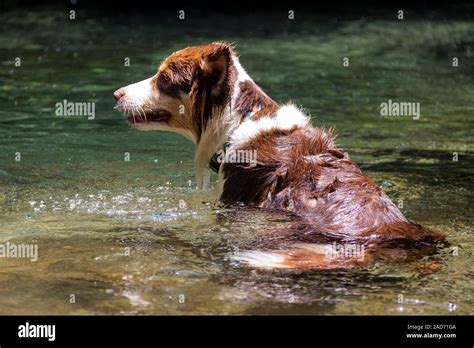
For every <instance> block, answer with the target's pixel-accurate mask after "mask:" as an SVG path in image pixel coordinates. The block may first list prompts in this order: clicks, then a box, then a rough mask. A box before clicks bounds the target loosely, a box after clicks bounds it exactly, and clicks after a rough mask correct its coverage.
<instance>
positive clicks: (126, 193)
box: [0, 11, 474, 315]
mask: <svg viewBox="0 0 474 348" xmlns="http://www.w3.org/2000/svg"><path fill="white" fill-rule="evenodd" d="M257 17H258V16H257V15H252V16H250V15H249V17H248V18H247V17H235V16H230V15H229V16H216V15H214V16H212V15H208V16H199V17H198V18H193V17H192V16H190V18H189V16H188V19H187V20H186V21H185V22H182V21H181V22H180V21H178V20H176V19H172V18H168V17H166V16H162V18H161V19H160V20H154V19H153V16H152V15H148V16H146V17H141V15H140V14H136V13H133V14H130V15H129V16H123V15H122V16H121V17H117V18H113V17H105V18H104V17H103V16H90V15H89V14H88V13H86V12H81V11H78V14H77V19H76V20H75V21H70V20H69V19H68V18H67V13H66V12H54V11H53V12H52V11H49V12H47V11H42V12H26V11H25V12H22V13H17V12H9V13H3V14H0V63H1V69H0V88H1V93H0V243H6V242H7V241H9V242H10V243H17V244H21V243H25V244H37V245H38V250H39V258H38V261H36V262H31V261H30V260H29V259H18V258H17V259H14V258H0V314H129V313H137V314H248V313H252V314H266V313H271V314H454V315H455V314H474V297H473V294H474V291H473V290H474V267H473V262H472V257H473V252H474V235H473V229H472V219H473V209H472V206H473V199H472V187H473V185H472V184H473V156H474V153H473V150H472V145H473V137H472V131H473V120H474V118H473V117H474V80H473V76H474V74H473V73H474V39H473V38H474V23H472V22H462V21H431V22H430V21H421V20H418V21H416V20H414V21H409V20H407V21H403V22H399V21H395V20H392V19H390V18H389V19H380V20H370V21H368V20H359V21H336V20H335V19H334V18H333V19H331V20H328V21H321V20H320V21H311V20H306V21H297V22H295V23H294V24H292V23H290V22H288V20H281V19H279V18H278V17H277V16H274V17H268V18H266V19H265V20H262V19H261V18H257ZM209 23H212V25H211V24H209ZM243 28H244V29H243ZM213 40H226V41H232V42H234V43H235V44H236V45H237V50H238V52H239V54H240V57H241V63H242V65H243V66H244V67H246V69H247V71H248V72H249V73H250V75H251V76H252V77H253V78H254V80H255V81H256V82H257V83H258V84H260V85H261V86H262V87H263V88H264V89H265V90H266V91H267V92H268V94H269V95H270V96H272V97H273V98H274V99H276V100H278V101H280V102H286V101H288V100H290V99H291V100H293V101H294V102H295V103H297V104H298V105H302V106H303V107H304V108H305V109H306V110H307V111H308V112H310V113H311V115H312V117H313V123H314V124H315V125H320V126H334V127H335V128H336V132H337V133H338V143H339V145H340V146H341V147H343V148H344V149H345V150H346V151H348V152H349V154H350V156H351V158H352V159H354V160H355V161H356V162H357V163H358V164H359V165H360V166H361V168H362V169H363V170H364V171H365V172H366V174H368V175H369V176H370V177H371V178H372V179H374V181H375V182H376V183H378V184H379V185H381V186H382V187H383V188H384V189H385V190H386V192H387V193H388V194H389V196H390V197H391V198H392V200H394V202H396V203H397V204H400V203H403V208H402V211H403V212H404V214H405V215H406V216H407V217H409V218H410V219H412V220H414V221H416V222H418V223H421V224H423V225H426V226H428V227H431V228H433V229H436V230H439V231H442V232H443V233H445V234H446V235H447V238H448V240H449V241H450V242H451V244H452V247H451V248H447V249H444V250H440V252H439V253H438V254H437V255H434V256H431V257H427V258H424V259H422V260H419V261H418V262H414V263H409V264H383V263H381V264H375V265H372V266H370V267H365V268H356V269H350V270H340V271H334V270H331V271H318V270H314V271H292V270H286V271H272V272H270V271H263V270H252V269H248V268H246V267H243V266H241V265H237V264H233V263H232V262H229V260H228V255H229V253H232V252H233V251H234V250H235V249H236V248H239V247H242V245H244V241H246V240H251V239H252V238H254V237H255V236H258V235H259V234H262V233H265V231H268V230H269V229H271V228H274V227H276V226H284V225H285V224H287V223H288V221H289V219H287V218H286V217H281V216H275V215H272V214H269V213H265V212H260V211H249V210H244V209H230V208H224V207H222V206H221V205H220V204H219V203H218V202H217V201H216V197H214V196H213V195H212V193H209V192H207V193H202V192H198V191H196V190H195V189H194V173H193V146H192V144H191V143H189V142H188V141H187V140H185V139H184V138H181V137H180V136H179V135H174V134H166V133H157V132H152V133H140V132H137V131H134V130H132V129H130V128H129V127H128V126H127V125H126V122H125V120H124V118H123V116H122V115H121V114H119V113H118V112H116V111H115V110H114V109H113V107H114V102H113V98H112V92H113V91H114V90H115V89H116V88H118V87H120V86H123V85H126V84H129V83H131V82H135V81H138V80H141V79H143V78H146V77H148V76H150V75H151V74H153V73H154V71H155V69H156V66H157V65H158V64H159V62H160V61H161V60H162V59H163V58H164V57H166V56H167V55H168V54H170V53H171V52H173V51H175V50H177V49H180V48H182V47H185V46H188V45H195V44H201V43H207V42H209V41H213ZM15 57H20V58H21V66H20V67H15V65H14V64H15ZM125 57H129V58H130V62H131V66H130V67H124V64H123V62H124V58H125ZM343 57H349V64H350V65H349V67H343V64H342V59H343ZM453 57H458V58H459V66H458V67H453V66H452V58H453ZM64 99H67V100H68V101H80V102H94V103H95V112H96V117H95V119H93V120H88V119H86V118H77V117H76V118H64V117H57V116H56V115H55V104H56V103H57V102H61V101H63V100H64ZM388 99H392V100H394V101H409V102H411V101H413V102H420V104H421V117H420V119H419V120H413V119H412V118H411V117H382V116H380V112H379V110H380V103H381V102H384V101H387V100H388ZM126 152H128V153H129V154H130V161H125V160H124V156H125V155H124V153H126ZM453 152H456V153H457V154H458V160H457V161H453ZM18 153H19V155H20V157H21V158H20V159H21V160H20V161H16V160H15V158H16V157H17V159H18ZM190 180H191V182H190ZM181 200H182V202H184V203H185V204H186V207H184V208H183V206H181V208H179V202H180V201H181ZM453 248H456V250H454V249H453ZM71 294H74V295H75V303H71V301H70V299H71ZM399 295H403V298H404V302H403V303H398V300H399Z"/></svg>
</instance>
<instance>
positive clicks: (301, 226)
mask: <svg viewBox="0 0 474 348" xmlns="http://www.w3.org/2000/svg"><path fill="white" fill-rule="evenodd" d="M114 97H115V99H116V101H117V109H118V110H120V111H122V112H124V113H125V114H126V115H127V116H128V123H129V124H130V126H132V127H133V128H135V129H137V130H140V131H153V130H157V131H172V132H177V133H180V134H182V135H183V136H185V137H186V138H188V139H190V140H191V141H192V142H193V143H194V144H195V146H196V152H195V156H194V164H195V172H196V181H197V185H198V187H200V188H203V189H205V188H207V187H208V186H209V181H210V169H213V170H214V171H216V172H217V173H218V177H219V179H218V185H217V189H218V191H219V196H220V199H221V201H223V202H224V203H227V204H233V203H240V204H242V203H243V204H246V205H248V206H254V207H259V208H264V209H271V210H273V211H281V212H285V213H289V214H291V215H294V216H295V217H296V218H295V222H294V224H293V225H292V226H291V227H290V228H286V229H284V230H281V231H272V232H270V233H268V234H266V235H265V236H264V237H261V239H262V240H263V241H262V240H261V241H259V242H258V248H259V250H251V251H246V252H242V253H239V254H237V255H235V256H234V257H233V258H234V259H235V260H238V261H241V262H244V263H246V264H249V265H250V266H254V267H263V268H345V267H351V266H354V265H360V264H367V263H369V262H374V260H380V259H384V260H393V259H396V260H400V259H401V260H408V259H411V257H410V256H413V255H415V256H419V255H420V251H429V253H434V252H435V251H436V244H437V243H438V242H439V243H443V241H444V238H443V236H442V235H440V234H438V233H437V232H434V231H431V230H429V229H427V228H424V227H422V226H420V225H417V224H414V223H412V222H410V221H409V220H408V219H407V218H405V217H404V216H403V214H402V213H401V212H400V210H399V209H398V208H397V207H396V206H395V204H393V203H392V202H391V201H390V199H389V197H388V196H387V195H386V194H385V192H384V191H383V190H382V189H381V188H380V187H379V186H377V185H376V184H375V183H374V182H373V181H372V180H370V179H369V178H368V177H366V176H364V174H363V173H362V172H361V170H360V169H359V167H358V166H357V165H356V164H355V163H354V162H352V161H351V160H350V159H349V158H346V157H345V156H344V154H343V152H342V151H341V150H340V149H339V148H338V147H337V146H336V145H335V143H334V136H333V132H332V130H326V129H321V128H314V127H313V126H312V125H311V120H310V117H309V116H307V115H305V113H304V112H302V111H301V110H300V109H298V108H297V107H296V106H294V105H292V104H286V105H280V104H278V103H277V102H275V101H274V100H273V99H271V98H270V97H269V96H268V95H266V94H265V93H264V92H263V91H262V89H260V88H259V87H258V86H257V85H256V84H255V82H254V81H253V80H252V79H251V78H250V77H249V75H248V74H247V72H246V71H245V70H244V69H243V68H242V66H241V65H240V63H239V59H238V57H237V55H236V53H235V51H234V48H233V47H232V46H231V45H229V44H227V43H223V42H214V43H211V44H208V45H203V46H195V47H188V48H185V49H182V50H180V51H178V52H175V53H173V54H172V55H170V56H169V57H168V58H166V59H165V60H164V61H163V63H162V64H161V65H160V67H159V68H158V72H157V73H156V74H155V75H153V76H152V77H150V78H148V79H146V80H143V81H140V82H137V83H134V84H131V85H128V86H126V87H122V88H120V89H118V90H117V91H115V92H114ZM353 246H356V247H357V248H355V249H354V248H353ZM348 248H349V252H348V251H347V249H348ZM354 250H356V251H359V252H360V251H361V250H362V251H363V255H361V254H360V253H359V254H358V255H354ZM410 251H413V253H410ZM424 254H426V253H424ZM354 256H355V257H354Z"/></svg>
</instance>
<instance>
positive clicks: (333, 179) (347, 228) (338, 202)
mask: <svg viewBox="0 0 474 348" xmlns="http://www.w3.org/2000/svg"><path fill="white" fill-rule="evenodd" d="M233 150H234V151H247V152H248V151H256V153H257V154H258V156H257V158H258V161H257V163H256V164H255V165H250V163H225V164H224V167H223V174H224V175H223V176H224V185H223V193H222V196H221V199H222V200H223V201H224V202H227V203H235V202H243V203H246V204H250V205H255V206H258V207H262V208H267V209H276V210H282V211H287V212H290V213H293V214H295V215H296V216H297V217H298V221H297V222H296V223H295V224H294V225H293V226H292V227H290V228H287V229H286V231H278V232H276V231H273V233H271V234H272V235H273V236H272V237H270V236H269V235H268V234H267V235H266V236H265V238H266V239H268V240H270V241H272V242H271V244H270V243H267V246H268V248H269V249H272V248H277V247H281V245H287V249H279V250H278V251H276V252H275V251H270V252H269V251H265V252H263V251H252V252H247V253H243V254H241V255H238V256H237V257H236V259H238V260H241V261H246V262H247V263H250V264H252V265H254V266H259V267H271V268H275V267H282V268H332V267H348V266H352V265H355V264H363V263H367V262H371V261H373V260H374V258H377V257H378V255H377V254H378V253H380V251H381V250H382V249H385V250H386V249H387V248H388V249H390V248H400V249H407V248H411V249H412V250H413V251H415V250H423V251H426V250H427V248H426V247H427V246H433V245H435V244H436V243H437V242H439V241H442V240H443V237H442V236H441V235H440V234H438V233H436V232H433V231H431V230H429V229H426V228H424V227H422V226H420V225H417V224H414V223H412V222H410V221H409V220H408V219H407V218H405V216H404V215H403V214H402V213H401V212H400V210H399V209H398V207H397V206H396V205H395V204H394V203H393V202H392V201H391V200H390V198H389V197H388V196H387V195H386V194H385V192H384V191H383V190H382V189H381V188H380V187H378V186H377V185H376V184H375V183H374V182H373V181H372V180H370V179H369V178H368V177H366V176H364V175H363V173H362V172H361V170H360V168H359V167H358V166H357V165H356V164H355V163H354V162H352V161H351V160H350V159H349V158H346V157H345V156H344V154H343V153H342V152H341V151H340V150H339V149H338V148H337V147H336V145H335V144H334V141H333V135H332V131H328V130H324V129H319V128H313V127H312V126H311V125H310V124H307V125H295V126H293V127H291V128H289V129H278V128H275V129H271V130H267V131H266V132H263V133H261V134H260V135H259V136H255V137H252V138H251V139H249V140H248V141H245V142H243V143H240V144H239V145H238V148H236V147H235V146H234V148H233ZM276 241H278V242H276ZM333 243H337V244H338V245H341V247H342V248H343V247H344V245H357V246H359V247H361V248H363V250H364V257H363V258H360V257H355V258H353V257H348V258H347V257H334V258H330V257H327V256H328V255H327V254H328V252H330V250H328V248H332V246H333ZM259 245H260V246H262V244H261V243H260V244H259ZM288 246H289V247H288ZM428 249H429V250H431V251H432V250H433V248H428ZM404 256H406V254H404Z"/></svg>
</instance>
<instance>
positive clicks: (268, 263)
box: [230, 243, 333, 269]
mask: <svg viewBox="0 0 474 348" xmlns="http://www.w3.org/2000/svg"><path fill="white" fill-rule="evenodd" d="M298 250H305V251H308V252H309V253H312V254H314V255H325V256H326V255H328V253H330V252H331V251H332V250H333V249H332V245H331V244H310V243H297V244H293V245H291V247H290V248H289V249H287V250H280V251H261V250H250V251H243V252H241V253H238V254H236V255H232V256H230V259H231V260H232V261H237V262H240V263H243V264H245V265H247V266H250V267H255V268H265V269H271V268H290V266H289V265H287V264H285V256H288V255H291V253H292V252H294V251H298Z"/></svg>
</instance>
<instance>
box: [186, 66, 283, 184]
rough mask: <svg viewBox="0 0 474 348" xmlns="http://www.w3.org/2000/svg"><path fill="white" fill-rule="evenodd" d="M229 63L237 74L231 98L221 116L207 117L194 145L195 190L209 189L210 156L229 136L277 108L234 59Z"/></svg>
mask: <svg viewBox="0 0 474 348" xmlns="http://www.w3.org/2000/svg"><path fill="white" fill-rule="evenodd" d="M232 63H233V66H234V67H235V71H236V79H235V81H234V82H233V85H232V86H231V88H232V93H231V96H232V97H231V98H230V100H229V102H228V103H227V105H226V106H225V107H224V111H223V112H222V113H221V114H220V115H218V116H217V117H211V118H210V120H209V123H208V124H207V127H206V129H205V130H204V132H203V134H202V135H201V139H200V141H199V142H198V143H197V144H196V152H195V157H194V164H195V171H196V182H197V186H198V188H202V189H207V188H208V187H209V183H210V175H211V173H210V165H211V161H212V157H213V156H214V154H215V153H216V152H217V151H219V150H221V149H223V148H224V144H225V143H226V142H228V141H229V139H230V137H231V135H232V133H233V132H234V131H235V130H236V129H237V128H238V127H239V126H240V125H241V124H242V123H245V121H246V120H247V119H252V118H254V117H257V116H260V115H264V114H267V113H270V112H271V111H273V110H275V109H276V108H277V107H278V104H277V103H276V102H275V101H273V100H272V99H271V98H270V97H269V96H267V95H266V94H265V93H264V92H263V91H262V90H261V89H260V87H258V86H257V84H256V83H255V82H254V81H253V80H252V79H251V78H250V76H249V75H248V74H247V72H246V71H245V70H244V69H243V68H242V66H241V65H240V63H239V61H238V59H237V58H236V57H233V59H232ZM213 116H214V115H213ZM214 166H215V164H214ZM216 169H218V168H216Z"/></svg>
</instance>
